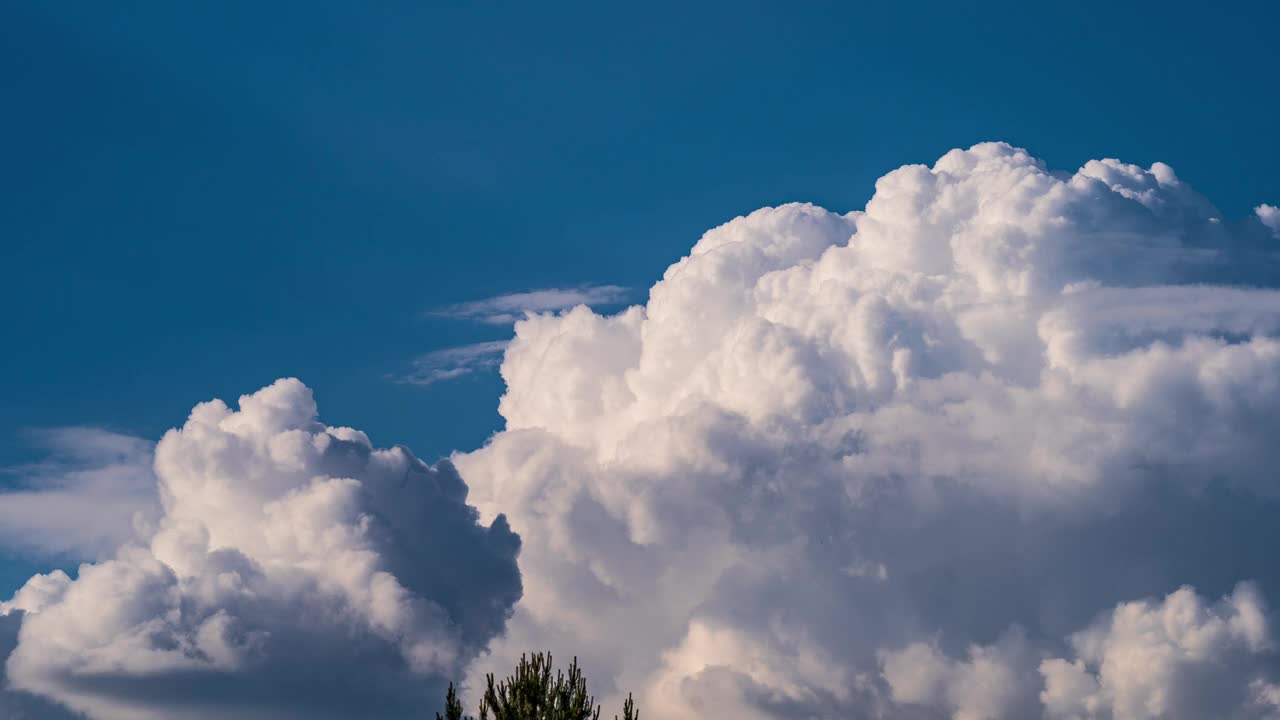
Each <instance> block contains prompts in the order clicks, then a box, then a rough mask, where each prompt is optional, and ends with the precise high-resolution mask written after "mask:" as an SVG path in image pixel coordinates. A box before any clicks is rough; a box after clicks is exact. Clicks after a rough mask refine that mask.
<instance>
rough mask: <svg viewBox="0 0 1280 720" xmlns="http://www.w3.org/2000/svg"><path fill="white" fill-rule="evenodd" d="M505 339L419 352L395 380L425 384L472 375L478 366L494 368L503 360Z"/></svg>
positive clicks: (407, 383)
mask: <svg viewBox="0 0 1280 720" xmlns="http://www.w3.org/2000/svg"><path fill="white" fill-rule="evenodd" d="M508 342H510V341H508V340H495V341H492V342H479V343H472V344H470V345H460V346H458V347H451V348H445V349H444V350H436V351H434V352H429V353H427V354H425V355H420V356H418V357H417V358H415V359H414V360H413V362H412V363H411V369H410V370H409V372H408V373H406V374H405V375H403V376H401V377H398V378H396V382H399V383H403V384H406V385H417V386H419V387H426V386H428V385H433V384H435V383H438V382H443V381H446V380H456V379H457V378H460V377H464V376H467V375H471V374H473V373H475V372H477V371H480V370H488V369H492V368H496V367H497V366H498V364H499V363H501V362H502V353H503V351H504V350H506V349H507V343H508Z"/></svg>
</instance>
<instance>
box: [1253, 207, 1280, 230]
mask: <svg viewBox="0 0 1280 720" xmlns="http://www.w3.org/2000/svg"><path fill="white" fill-rule="evenodd" d="M1253 212H1254V214H1256V215H1257V216H1258V219H1259V220H1261V221H1262V224H1263V225H1266V226H1267V227H1269V228H1271V232H1272V233H1275V235H1276V237H1280V208H1278V207H1276V206H1275V205H1259V206H1258V207H1256V208H1254V210H1253Z"/></svg>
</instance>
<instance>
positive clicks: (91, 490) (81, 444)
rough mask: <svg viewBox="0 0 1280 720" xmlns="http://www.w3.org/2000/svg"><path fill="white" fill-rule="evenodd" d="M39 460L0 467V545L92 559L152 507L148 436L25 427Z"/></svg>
mask: <svg viewBox="0 0 1280 720" xmlns="http://www.w3.org/2000/svg"><path fill="white" fill-rule="evenodd" d="M29 437H30V439H31V440H32V441H33V443H34V444H35V445H36V446H37V447H40V448H43V449H45V450H47V451H48V456H47V457H46V458H45V459H44V460H43V461H41V462H38V463H33V464H29V465H22V466H17V467H10V468H5V469H4V470H2V471H0V472H3V474H5V475H8V476H9V477H10V478H11V481H10V483H9V485H8V487H6V488H4V489H3V490H0V545H3V546H5V547H6V548H7V549H9V550H11V551H19V552H23V553H26V554H31V555H35V556H39V557H61V558H67V559H72V560H82V559H100V558H102V557H105V556H106V555H107V554H109V553H111V552H113V551H114V550H115V548H116V547H119V545H120V544H121V543H123V542H125V541H127V540H130V539H132V538H134V537H135V535H136V534H137V532H138V528H139V527H143V526H145V525H146V524H147V523H149V522H151V521H152V520H153V519H154V517H155V515H156V513H157V512H158V510H159V498H158V497H157V495H156V483H155V478H154V477H153V476H152V474H151V451H152V443H150V442H148V441H146V440H143V439H141V438H136V437H131V436H128V435H121V434H118V433H112V432H108V431H105V430H100V429H95V428H80V427H69V428H54V429H45V430H36V431H32V432H30V433H29Z"/></svg>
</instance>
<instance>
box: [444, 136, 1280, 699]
mask: <svg viewBox="0 0 1280 720" xmlns="http://www.w3.org/2000/svg"><path fill="white" fill-rule="evenodd" d="M1259 217H1262V215H1259ZM1264 219H1265V218H1264ZM1250 223H1252V224H1250ZM1256 230H1257V222H1256V221H1254V220H1250V221H1248V222H1241V223H1234V224H1233V223H1230V222H1226V221H1224V219H1223V218H1222V217H1221V216H1220V214H1219V213H1218V212H1217V210H1216V209H1215V208H1214V207H1213V205H1212V204H1211V203H1210V202H1209V201H1208V200H1206V199H1205V198H1203V197H1202V196H1200V195H1199V194H1197V193H1196V192H1195V191H1194V190H1192V189H1191V188H1190V187H1189V186H1188V185H1187V184H1186V183H1185V182H1183V181H1182V180H1180V179H1179V178H1178V177H1177V176H1176V174H1175V173H1174V171H1173V170H1172V169H1171V168H1169V167H1168V166H1166V165H1163V164H1159V163H1157V164H1155V165H1153V166H1151V167H1149V168H1140V167H1137V166H1133V165H1128V164H1125V163H1122V162H1119V161H1116V160H1101V161H1092V162H1089V163H1087V164H1086V165H1085V166H1084V167H1082V168H1081V169H1079V170H1078V171H1076V172H1075V173H1062V172H1054V171H1050V170H1049V169H1047V168H1045V167H1044V166H1043V164H1042V163H1040V162H1039V161H1037V160H1036V159H1034V158H1033V157H1031V156H1029V155H1028V154H1027V153H1026V152H1024V151H1022V150H1019V149H1016V148H1012V147H1009V146H1007V145H1003V144H983V145H978V146H975V147H973V148H971V149H969V150H964V151H961V150H956V151H952V152H950V153H948V154H947V155H945V156H944V157H942V158H941V159H940V160H939V161H938V162H937V163H935V164H934V165H933V166H932V167H926V166H914V165H913V166H907V167H903V168H900V169H898V170H895V171H893V172H891V173H889V174H888V175H886V176H884V177H883V178H881V179H880V180H879V182H878V183H877V184H876V191H875V195H874V196H873V197H872V198H871V200H870V201H869V202H868V203H867V204H866V207H865V209H863V210H860V211H855V212H850V213H847V214H838V213H833V212H830V211H827V210H824V209H822V208H818V207H814V206H812V205H801V204H793V205H785V206H782V207H777V208H765V209H762V210H758V211H756V212H753V213H751V214H750V215H748V216H746V217H740V218H737V219H734V220H732V221H730V222H728V223H726V224H725V225H723V226H721V227H718V228H715V229H713V230H711V231H709V232H708V233H706V234H705V235H704V236H703V237H702V239H701V240H699V241H698V243H697V244H696V245H695V246H694V248H693V250H692V251H691V252H690V254H689V255H688V256H687V257H685V258H683V259H682V260H680V261H679V262H677V263H675V264H674V265H672V266H671V267H670V268H669V269H668V270H667V272H666V274H665V275H664V276H663V278H662V280H661V281H660V282H658V283H657V284H656V285H654V286H653V288H652V289H651V290H650V292H649V296H648V300H647V302H646V303H645V304H644V305H643V306H636V307H632V308H629V309H627V310H625V311H623V312H620V313H618V314H614V315H602V314H597V313H595V312H592V311H591V310H589V309H587V308H585V307H577V308H574V309H571V310H568V311H566V312H564V313H562V314H559V315H534V316H532V317H530V318H528V319H526V320H523V321H520V322H518V323H517V324H516V338H515V339H514V340H513V341H512V342H511V344H510V346H509V347H508V348H507V350H506V353H505V357H504V360H503V363H502V367H501V372H502V376H503V378H504V379H505V381H506V384H507V390H506V393H505V395H504V396H503V398H502V400H501V404H500V411H501V413H502V415H503V417H504V418H505V420H506V426H505V430H503V431H502V432H500V433H498V434H497V435H496V436H494V437H493V438H492V439H491V441H490V442H488V443H487V444H486V445H485V446H484V447H483V448H481V449H479V450H477V451H475V452H471V453H467V454H459V455H457V456H455V458H454V462H455V464H456V465H457V467H458V468H459V470H460V471H461V473H462V476H463V478H464V479H465V480H466V482H467V483H468V484H469V486H470V487H471V489H472V501H473V502H475V503H476V505H477V507H478V508H479V509H480V510H481V514H482V517H484V518H493V517H496V516H497V514H498V513H500V512H504V513H507V515H508V517H510V519H511V523H512V527H513V529H514V530H515V531H516V532H519V533H520V534H521V535H522V537H523V538H524V539H525V545H524V548H523V550H522V553H521V559H520V565H521V569H522V572H523V576H524V580H525V596H524V599H523V600H522V601H521V603H520V605H519V607H518V608H517V611H516V613H515V615H514V617H513V619H512V621H511V623H510V624H509V629H508V634H507V635H506V636H505V637H504V638H502V639H500V640H498V641H495V643H494V644H493V646H492V647H493V655H492V656H491V657H488V658H485V659H483V660H482V661H481V662H480V663H478V664H477V665H476V667H475V670H474V671H473V673H474V674H473V677H478V676H479V673H480V672H483V671H484V670H487V669H494V668H501V667H503V666H504V665H506V663H508V662H509V661H510V659H511V657H513V656H515V655H518V654H519V653H520V652H521V651H525V650H528V649H529V648H533V647H546V648H549V649H551V650H554V651H556V652H557V653H560V654H562V655H565V656H568V655H571V654H576V655H578V656H579V657H581V658H582V660H583V663H584V665H585V666H586V667H588V668H591V669H592V670H593V671H594V675H593V676H592V680H593V681H595V682H597V683H600V688H601V692H604V693H613V694H616V693H621V692H625V691H627V690H635V691H636V692H637V693H638V695H639V696H640V698H641V700H642V707H646V708H648V712H651V713H652V716H653V717H663V718H666V719H668V720H686V719H688V720H692V719H693V718H707V717H730V716H732V717H741V718H761V719H765V718H814V717H820V718H835V717H840V718H844V717H893V718H936V717H953V718H958V719H962V720H977V719H978V718H1026V717H1038V716H1043V717H1055V718H1056V717H1071V716H1073V714H1074V715H1077V716H1080V717H1096V718H1110V719H1111V720H1122V719H1123V718H1126V717H1157V716H1161V715H1160V713H1161V712H1163V713H1164V714H1165V715H1167V716H1171V717H1174V716H1176V715H1173V711H1171V710H1167V709H1166V710H1163V711H1160V710H1155V711H1152V710H1150V709H1149V708H1151V707H1157V708H1158V707H1165V708H1168V707H1171V706H1170V705H1165V706H1160V705H1158V702H1159V701H1158V700H1152V698H1158V697H1160V695H1159V694H1160V692H1161V690H1160V688H1161V687H1166V686H1167V685H1168V684H1169V683H1170V682H1175V683H1177V682H1181V680H1180V679H1181V678H1193V679H1195V678H1202V677H1209V676H1208V675H1203V674H1202V671H1203V672H1208V673H1210V675H1211V674H1212V671H1211V670H1209V669H1207V666H1202V663H1201V660H1202V659H1204V658H1224V659H1223V661H1222V662H1227V663H1229V664H1230V667H1231V668H1233V671H1235V672H1236V673H1237V676H1236V677H1237V680H1238V682H1236V683H1235V684H1218V683H1217V681H1216V680H1206V681H1204V682H1203V683H1201V682H1199V681H1198V680H1196V681H1195V682H1189V683H1187V684H1185V685H1183V686H1180V687H1179V689H1178V692H1179V693H1180V694H1179V695H1178V696H1177V697H1178V699H1179V702H1185V703H1187V705H1186V707H1196V708H1201V709H1203V708H1206V707H1211V706H1212V707H1215V708H1217V709H1218V710H1217V711H1215V712H1218V711H1220V713H1219V714H1220V716H1223V717H1264V716H1266V713H1267V712H1270V711H1269V710H1267V709H1266V708H1267V707H1271V706H1268V704H1267V702H1266V699H1267V698H1280V690H1277V688H1280V685H1277V683H1280V674H1278V673H1277V672H1275V669H1274V668H1272V667H1271V665H1272V663H1273V661H1274V658H1273V656H1272V655H1271V650H1270V645H1269V644H1266V643H1261V642H1260V641H1259V638H1261V637H1262V636H1261V635H1258V634H1257V633H1256V632H1255V630H1256V628H1261V627H1265V622H1264V619H1265V618H1264V614H1265V611H1264V610H1263V609H1262V608H1263V605H1262V600H1261V598H1263V597H1265V596H1272V597H1274V596H1277V595H1280V570H1277V569H1276V566H1275V564H1274V562H1273V561H1272V559H1271V557H1270V549H1271V548H1274V547H1277V546H1278V545H1277V544H1278V543H1280V523H1276V522H1275V518H1276V517H1278V516H1280V515H1278V514H1277V513H1280V484H1277V482H1276V479H1275V474H1274V470H1273V468H1275V467H1277V465H1278V464H1280V449H1277V448H1278V447H1280V446H1277V444H1276V443H1275V441H1274V438H1275V436H1276V433H1277V431H1280V292H1278V291H1276V290H1274V289H1269V288H1271V287H1275V286H1276V285H1278V284H1280V275H1278V274H1277V273H1276V270H1277V268H1278V267H1280V264H1277V263H1276V262H1275V255H1274V253H1273V252H1272V251H1271V249H1270V244H1272V243H1273V241H1272V240H1270V239H1269V238H1267V239H1266V242H1267V244H1260V239H1259V237H1258V236H1257V233H1256ZM1250 580H1251V581H1253V583H1254V584H1253V585H1248V586H1246V587H1248V588H1250V589H1248V590H1242V591H1234V590H1233V588H1235V587H1236V585H1237V584H1238V583H1240V582H1241V581H1250ZM1184 585H1186V586H1191V587H1194V588H1195V589H1194V590H1185V591H1182V590H1178V588H1180V587H1183V586H1184ZM1233 592H1235V594H1232V593H1233ZM1170 593H1173V595H1169V594H1170ZM1165 596H1168V597H1167V599H1165V600H1164V601H1144V600H1143V598H1152V597H1156V598H1159V597H1165ZM1223 596H1225V597H1227V598H1228V599H1227V600H1226V601H1223V602H1224V604H1222V605H1220V606H1215V605H1211V604H1210V603H1209V602H1208V601H1204V600H1200V599H1199V598H1202V597H1209V598H1212V597H1223ZM1117 608H1119V609H1117ZM1099 617H1101V618H1104V619H1103V620H1098V618H1099ZM1162 618H1163V620H1162ZM1166 621H1167V622H1173V623H1175V624H1176V623H1178V622H1183V623H1184V625H1183V626H1180V627H1173V628H1170V629H1166V630H1162V632H1165V633H1166V634H1165V636H1163V637H1157V636H1151V637H1148V636H1146V635H1143V633H1144V632H1145V631H1144V630H1142V629H1141V628H1144V627H1150V628H1157V627H1158V626H1159V627H1163V626H1161V625H1160V623H1161V622H1166ZM1091 623H1098V624H1091ZM1144 623H1145V625H1144ZM1081 628H1089V629H1087V630H1083V631H1082V630H1081ZM1211 635H1212V636H1213V639H1209V638H1210V636H1211ZM1197 637H1202V638H1206V639H1205V640H1204V641H1205V642H1206V643H1210V644H1211V645H1212V648H1209V649H1207V650H1206V651H1205V654H1203V655H1197V656H1195V657H1193V658H1190V659H1188V658H1187V657H1185V656H1179V655H1178V653H1180V652H1182V653H1184V655H1185V652H1186V647H1187V643H1192V644H1194V643H1195V642H1197V640H1195V638H1197ZM1143 643H1147V644H1145V645H1144V644H1143ZM1130 653H1138V654H1139V655H1143V654H1145V655H1144V656H1149V657H1150V658H1151V659H1152V663H1153V665H1152V667H1150V668H1145V669H1143V671H1149V672H1150V673H1153V675H1151V676H1149V677H1145V678H1144V677H1141V676H1140V674H1139V668H1135V667H1132V666H1131V665H1132V663H1134V662H1139V663H1141V661H1135V660H1133V659H1132V658H1133V657H1136V656H1133V655H1131V654H1130ZM1179 658H1181V659H1179ZM1166 661H1167V662H1166ZM1158 662H1166V665H1161V666H1159V667H1157V666H1156V663H1158ZM1206 662H1209V661H1207V660H1206ZM1210 664H1212V663H1211V662H1210ZM1161 668H1165V669H1163V670H1162V669H1161ZM1160 673H1165V674H1164V675H1160ZM1170 678H1175V679H1174V680H1170ZM1242 688H1243V689H1247V690H1248V694H1249V695H1250V697H1251V698H1253V700H1254V701H1253V702H1252V704H1251V703H1250V702H1245V700H1243V699H1242V698H1243V697H1244V696H1243V695H1242V693H1243V692H1244V690H1242ZM1199 692H1203V694H1202V695H1196V696H1195V697H1194V698H1192V697H1190V695H1194V694H1196V693H1199ZM1165 697H1170V696H1168V695H1166V696H1165ZM613 700H615V701H616V698H613ZM1153 702H1154V703H1157V704H1156V705H1151V704H1150V703H1153ZM1138 705H1142V706H1143V707H1147V708H1148V710H1145V711H1140V710H1134V709H1133V708H1135V707H1137V706H1138ZM1082 708H1083V709H1082ZM1141 712H1147V715H1142V714H1141ZM1126 713H1127V714H1126ZM1232 713H1235V714H1234V715H1233V714H1232ZM1208 715H1214V712H1210V713H1208ZM1208 715H1206V714H1203V713H1202V714H1201V715H1200V716H1208ZM1215 716H1218V715H1215Z"/></svg>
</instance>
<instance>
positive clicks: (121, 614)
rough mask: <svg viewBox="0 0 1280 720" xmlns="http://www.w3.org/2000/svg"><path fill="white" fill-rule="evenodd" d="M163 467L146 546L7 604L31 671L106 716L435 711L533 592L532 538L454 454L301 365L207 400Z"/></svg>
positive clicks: (175, 434)
mask: <svg viewBox="0 0 1280 720" xmlns="http://www.w3.org/2000/svg"><path fill="white" fill-rule="evenodd" d="M155 477H156V479H157V481H158V483H159V495H160V500H161V505H162V512H161V514H160V516H159V518H158V519H157V521H156V523H155V525H154V527H153V528H151V529H150V531H149V532H147V533H146V534H145V539H144V540H143V541H142V542H137V543H127V544H125V545H123V546H121V547H120V548H119V549H118V550H117V551H116V553H115V554H114V556H113V557H111V558H110V559H108V560H104V561H102V562H98V563H93V564H85V565H81V566H80V568H79V570H78V572H77V573H76V577H75V578H74V579H72V578H70V577H68V576H67V575H65V574H62V573H61V572H55V573H52V574H49V575H42V576H37V577H35V578H32V579H31V581H30V582H28V583H27V585H26V586H25V587H24V588H23V589H22V590H20V591H19V592H18V594H17V595H16V596H15V598H14V599H13V600H12V601H10V603H7V604H6V605H5V606H4V607H3V608H0V613H3V614H6V615H9V616H11V617H12V616H14V615H16V614H18V613H22V615H21V617H22V621H21V630H20V632H19V635H18V642H17V646H16V648H15V649H14V650H13V651H12V653H11V654H10V655H9V658H8V662H7V665H6V670H7V675H8V682H9V683H10V684H11V685H12V686H13V687H15V688H17V689H18V690H22V691H26V692H28V693H31V694H36V695H40V696H43V697H45V698H48V699H52V700H56V701H57V702H58V703H61V704H63V705H65V706H67V707H69V708H72V709H74V710H77V711H80V712H84V713H86V714H88V715H89V716H90V717H92V718H95V719H100V720H117V719H118V720H149V719H151V718H155V719H157V720H159V719H160V718H164V719H166V720H173V719H191V720H203V719H204V718H215V717H226V716H227V713H228V712H230V711H234V713H235V714H236V716H237V717H245V718H304V717H305V718H316V717H354V716H368V717H388V718H395V717H415V718H416V717H420V716H421V714H422V711H423V704H424V703H426V704H427V705H431V704H434V702H435V701H436V694H437V693H438V691H439V689H440V684H441V682H442V681H443V679H447V678H450V677H453V676H454V675H455V674H456V673H458V672H459V671H460V670H461V668H462V667H463V666H465V664H466V663H467V662H469V661H470V660H471V659H472V658H473V657H474V656H475V655H476V654H477V653H479V652H480V651H481V650H482V649H483V648H484V647H485V645H486V643H487V642H488V641H489V640H490V639H491V638H492V637H494V636H495V635H497V634H498V633H500V632H501V630H502V627H503V624H504V622H505V620H506V618H507V616H508V614H509V611H510V608H511V607H512V605H513V604H514V603H515V601H516V600H517V599H518V598H519V596H520V592H521V584H520V577H519V573H518V570H517V568H516V564H515V558H516V554H517V551H518V548H519V544H520V543H519V539H518V537H517V536H516V535H515V534H513V533H512V532H511V531H510V530H509V529H508V527H507V524H506V521H505V520H504V519H503V518H501V517H498V518H494V519H492V520H491V522H490V523H489V524H487V525H480V524H477V522H476V511H475V510H474V509H473V508H471V507H470V506H468V505H467V504H466V500H467V488H466V485H465V484H463V482H462V481H461V479H460V478H459V477H458V474H457V473H456V471H455V470H454V469H453V467H452V466H451V465H450V464H449V463H447V462H445V463H441V464H440V465H437V466H436V467H429V466H427V465H425V464H423V463H422V462H421V461H420V460H418V459H417V458H415V457H414V456H413V455H412V454H410V453H409V452H408V451H407V450H405V449H404V448H400V447H396V448H391V449H379V448H376V447H374V446H373V445H372V444H371V443H370V441H369V439H368V437H366V436H365V435H364V433H361V432H360V431H358V430H353V429H351V428H343V427H328V426H325V425H323V424H321V423H319V422H318V421H317V420H316V405H315V402H314V401H313V400H312V396H311V391H310V390H309V389H308V388H307V387H306V386H304V385H303V384H302V383H300V382H298V381H297V380H292V379H289V380H280V381H277V382H276V383H274V384H272V385H270V386H268V387H266V388H263V389H262V390H260V391H258V392H257V393H254V394H252V395H246V396H243V397H241V398H240V407H239V410H233V409H232V408H230V407H228V406H227V405H225V404H223V403H222V402H221V401H217V400H215V401H212V402H207V403H203V404H201V405H198V406H197V407H196V408H195V409H194V410H192V412H191V416H190V417H189V418H188V420H187V422H186V424H185V425H183V427H182V428H181V429H177V430H171V431H170V432H168V433H167V434H166V435H165V436H164V438H163V439H162V440H161V441H160V442H159V444H157V445H156V448H155Z"/></svg>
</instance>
